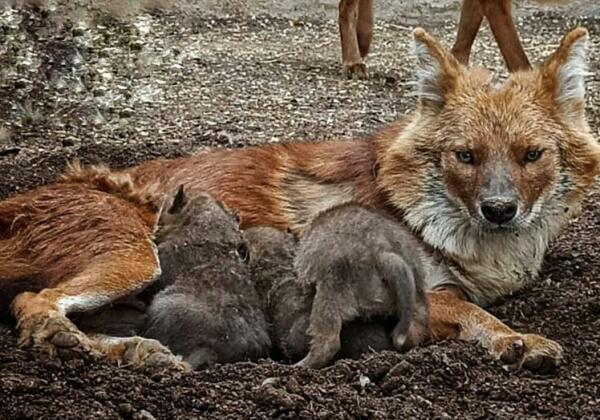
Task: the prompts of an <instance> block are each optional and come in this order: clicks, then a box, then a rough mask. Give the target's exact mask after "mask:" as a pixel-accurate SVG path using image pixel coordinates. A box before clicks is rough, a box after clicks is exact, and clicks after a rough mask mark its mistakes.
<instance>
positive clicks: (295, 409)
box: [0, 0, 600, 419]
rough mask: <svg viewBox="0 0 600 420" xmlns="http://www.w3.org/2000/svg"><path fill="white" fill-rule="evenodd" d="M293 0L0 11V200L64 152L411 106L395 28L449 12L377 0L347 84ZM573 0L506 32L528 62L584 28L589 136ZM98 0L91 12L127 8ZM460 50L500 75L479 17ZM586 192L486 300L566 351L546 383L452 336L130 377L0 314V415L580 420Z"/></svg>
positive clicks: (597, 29) (357, 129) (154, 152)
mask: <svg viewBox="0 0 600 420" xmlns="http://www.w3.org/2000/svg"><path fill="white" fill-rule="evenodd" d="M80 2H81V1H80ZM106 2H108V3H110V1H109V0H105V3H106ZM307 2H308V1H301V2H298V3H297V5H296V6H297V7H296V8H294V7H293V5H292V3H293V2H289V1H287V2H286V1H283V2H281V4H279V6H278V7H279V8H278V9H277V8H276V10H273V12H272V13H271V12H269V8H267V7H264V4H266V2H260V1H255V2H253V1H237V2H236V1H233V2H231V8H229V9H228V8H223V6H222V4H223V3H224V2H216V1H213V2H210V1H199V2H198V3H197V4H185V7H170V8H166V9H163V10H153V11H152V12H150V13H144V14H135V15H132V16H127V17H122V16H121V17H111V16H109V15H106V14H104V13H101V12H99V11H98V10H87V11H85V9H83V10H82V9H81V8H75V7H73V6H69V7H68V8H67V9H65V7H64V6H61V5H60V4H59V6H58V7H56V8H52V7H48V6H47V7H46V8H45V9H43V10H38V9H32V8H19V9H4V10H2V9H0V173H1V174H2V176H0V198H4V197H7V196H9V195H12V194H15V193H17V192H19V191H23V190H25V189H28V188H31V187H33V186H36V185H40V184H43V183H46V182H50V181H52V180H53V178H54V177H55V176H56V174H57V173H58V172H60V171H62V169H63V168H64V166H65V164H66V162H67V161H68V160H70V159H73V158H79V159H81V160H83V161H84V162H99V161H101V162H105V163H110V164H111V165H113V166H115V167H125V166H130V165H133V164H136V163H139V162H141V161H144V160H147V159H151V158H154V157H157V156H177V155H181V154H186V153H192V152H194V151H197V150H199V149H201V148H204V147H240V146H243V145H248V144H262V143H267V142H273V141H280V140H283V139H286V140H293V139H315V140H318V139H328V138H347V137H352V136H360V135H363V134H365V133H368V132H370V131H372V130H375V129H377V128H378V127H381V126H383V125H385V124H386V123H388V122H391V121H394V120H395V119H397V118H398V117H400V116H401V115H402V114H403V113H405V112H406V111H407V110H409V109H410V108H411V107H412V105H413V104H414V98H413V97H412V96H411V95H410V94H411V92H412V85H411V81H412V80H413V78H412V74H411V71H412V67H413V61H412V58H411V56H410V54H409V53H408V46H409V39H410V32H411V30H412V25H414V23H415V22H414V20H421V22H420V24H421V25H422V26H424V27H425V28H427V29H428V30H430V31H432V32H433V33H434V34H436V35H437V36H439V37H441V38H442V39H443V40H444V41H445V42H446V44H447V45H448V46H450V45H451V43H452V40H453V38H454V35H455V31H456V26H455V21H456V13H457V5H456V4H450V2H447V1H445V2H440V3H436V5H438V6H439V5H440V4H443V5H444V6H443V7H444V8H443V10H442V9H441V8H440V9H439V10H438V8H436V9H431V8H428V7H427V4H428V3H427V2H425V1H417V2H416V3H417V4H416V5H412V6H411V7H412V8H411V7H408V8H407V9H406V14H403V10H404V9H402V8H399V6H394V7H396V9H394V12H395V13H387V14H385V13H381V11H382V7H383V6H382V5H381V4H380V5H379V6H378V9H377V10H378V15H379V16H381V15H384V16H383V17H382V18H380V19H378V20H377V24H376V28H375V40H374V45H373V50H372V53H371V55H370V56H369V58H368V59H367V65H368V66H369V70H370V74H371V77H370V78H369V79H368V80H366V81H346V80H342V78H341V77H340V75H339V74H340V64H339V41H338V34H337V23H336V22H335V19H334V17H335V15H334V12H335V9H332V8H331V3H332V1H320V2H318V5H319V7H321V9H318V10H317V9H308V8H306V6H302V5H306V4H307ZM108 3H106V4H108ZM154 3H156V2H153V3H152V4H154ZM188 3H191V2H188ZM333 3H334V6H335V2H333ZM381 3H383V5H384V6H385V4H386V3H385V2H381ZM398 3H400V2H398ZM591 3H592V2H587V3H585V2H581V1H580V2H576V4H575V5H572V6H570V7H569V8H567V9H564V11H562V12H561V11H560V10H561V9H544V10H543V11H542V10H537V9H534V8H532V7H531V6H530V5H527V4H525V5H523V7H522V8H519V10H518V13H519V15H520V16H521V17H520V18H519V29H520V31H521V33H522V34H523V41H524V43H525V46H526V50H527V53H528V54H529V56H530V58H531V59H533V61H536V60H538V59H540V58H542V57H543V56H545V55H546V54H547V53H548V52H550V51H552V49H553V48H555V47H556V45H557V43H558V41H559V39H560V37H561V36H562V35H563V34H564V33H565V31H567V30H568V29H569V28H572V27H573V26H575V25H577V24H582V25H585V26H586V27H587V28H588V29H589V30H590V33H591V36H592V44H593V45H592V52H591V58H590V62H591V71H592V74H591V76H590V78H589V84H588V111H589V118H590V122H591V124H592V129H593V131H594V133H596V135H597V136H598V137H600V11H599V10H598V6H594V5H593V4H591ZM48 4H51V3H48ZM94 4H95V5H96V6H97V9H98V8H102V7H100V6H106V4H104V3H102V2H95V3H94ZM147 4H148V5H151V2H150V1H149V2H147ZM286 5H287V6H286ZM285 7H289V8H291V9H293V10H291V11H290V10H287V11H286V9H285ZM302 7H304V9H302ZM436 7H437V6H436ZM117 9H118V10H115V9H114V8H112V9H111V8H108V7H107V8H106V10H110V11H111V13H113V15H115V14H116V15H117V16H119V15H123V14H126V12H129V11H130V10H123V9H122V8H121V9H119V8H117ZM315 10H316V11H315ZM415 10H416V12H415ZM557 10H558V11H557ZM267 12H268V13H271V15H268V14H265V13H267ZM292 12H293V13H292ZM419 16H420V17H421V18H420V19H419ZM473 57H474V58H475V61H476V62H479V63H482V64H484V65H485V66H486V67H489V68H492V69H495V70H496V71H497V72H498V73H499V76H500V77H502V75H503V74H504V67H503V64H502V62H501V60H500V57H499V54H498V51H497V48H496V45H495V43H494V42H493V41H492V39H491V36H490V33H489V31H488V30H487V28H486V29H485V30H484V31H483V32H482V34H481V36H480V37H479V38H478V41H477V43H476V46H475V50H474V54H473ZM599 201H600V191H597V192H595V193H594V194H593V195H592V196H591V198H590V199H589V200H588V203H587V206H586V211H585V213H584V215H583V216H582V217H581V219H580V220H579V221H578V222H577V223H575V224H574V225H572V226H571V228H570V229H569V230H568V231H567V232H566V233H565V234H564V235H563V236H562V237H561V239H560V240H559V241H558V242H557V244H556V245H555V246H554V248H553V249H552V251H551V252H550V254H549V256H548V258H547V262H546V267H545V270H544V272H543V274H542V281H541V282H540V283H539V284H538V285H535V286H533V287H530V288H528V289H527V290H524V291H522V292H521V293H518V294H517V295H515V296H513V297H511V298H510V299H507V300H506V301H505V302H500V303H498V304H497V305H495V306H494V307H493V308H491V310H492V311H493V312H494V313H495V314H496V315H497V316H499V317H500V318H501V319H503V320H504V321H506V322H508V323H509V324H510V325H511V326H513V327H515V328H517V329H521V330H526V331H529V332H539V333H543V334H545V335H547V336H549V337H552V338H554V339H557V340H558V341H559V342H560V343H561V344H562V345H563V346H564V347H565V350H566V355H567V358H566V362H565V365H564V366H563V367H561V369H560V370H559V372H558V373H557V374H556V375H553V376H538V375H533V374H530V373H527V372H507V371H505V370H504V369H503V368H502V367H501V366H500V364H499V363H496V362H495V361H492V360H491V359H490V358H489V357H488V356H487V355H486V353H485V352H484V351H482V350H481V349H479V348H477V347H475V346H472V345H469V344H465V343H457V342H448V343H442V344H439V345H435V346H430V347H427V348H422V349H417V350H414V351H411V352H409V353H408V354H406V355H400V354H396V353H383V354H373V355H369V356H367V357H365V358H363V359H362V360H360V361H340V362H338V363H337V364H336V365H335V366H333V367H331V368H328V369H325V370H322V371H308V370H301V369H296V368H292V367H289V366H285V365H281V364H276V363H270V362H265V363H261V364H258V365H257V364H248V363H237V364H232V365H227V366H217V367H214V368H212V369H209V370H206V371H202V372H195V373H190V374H144V373H143V372H138V373H133V372H130V371H128V370H126V369H118V368H115V367H112V366H107V365H104V364H101V363H94V362H81V361H74V362H69V363H61V362H55V361H48V360H46V359H45V358H43V357H42V356H39V355H35V354H33V353H31V352H24V351H21V350H18V349H16V348H15V337H14V335H13V332H12V329H11V326H10V325H8V324H7V325H4V324H0V390H1V391H0V418H65V419H66V418H121V417H124V418H151V417H150V416H155V417H157V418H175V417H180V418H190V417H194V416H196V417H199V418H227V417H230V418H240V417H244V418H262V417H279V418H298V417H301V418H314V417H322V418H329V417H334V418H389V417H391V416H395V417H400V416H402V417H404V416H407V417H408V416H409V417H428V418H429V417H437V418H439V417H448V416H450V417H459V416H460V417H464V418H482V417H486V418H488V417H497V418H533V417H540V416H545V417H560V418H565V417H571V418H598V417H600V367H599V366H598V362H597V361H598V354H599V351H600V333H599V331H600V321H599V315H600V282H599V281H598V277H597V273H598V272H600V243H599V241H600V240H599V239H598V237H599V235H598V233H599V232H600V213H599V212H598V210H597V209H598V202H599ZM273 376H274V377H277V378H279V379H278V380H277V381H276V382H274V383H272V384H268V385H264V386H261V383H262V381H263V380H264V379H266V378H268V377H273Z"/></svg>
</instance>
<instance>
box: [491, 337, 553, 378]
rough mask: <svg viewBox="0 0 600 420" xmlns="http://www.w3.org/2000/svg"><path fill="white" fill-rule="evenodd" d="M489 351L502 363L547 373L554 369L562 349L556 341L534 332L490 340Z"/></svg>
mask: <svg viewBox="0 0 600 420" xmlns="http://www.w3.org/2000/svg"><path fill="white" fill-rule="evenodd" d="M490 350H491V352H492V354H493V355H494V356H496V357H497V358H498V359H500V360H501V361H502V362H503V363H505V364H507V365H511V366H513V367H516V368H525V369H528V370H531V371H535V372H540V373H548V372H552V371H554V370H556V368H557V367H558V365H559V364H560V362H561V360H562V354H563V350H562V347H561V346H560V344H558V343H557V342H556V341H553V340H549V339H547V338H544V337H542V336H540V335H536V334H513V335H507V336H501V337H498V338H496V339H495V340H493V341H492V346H491V349H490Z"/></svg>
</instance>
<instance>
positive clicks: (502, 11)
mask: <svg viewBox="0 0 600 420" xmlns="http://www.w3.org/2000/svg"><path fill="white" fill-rule="evenodd" d="M481 1H484V2H485V3H484V7H483V12H484V14H485V17H486V18H487V20H488V22H489V23H490V28H491V30H492V33H493V34H494V37H495V38H496V42H497V43H498V46H499V47H500V51H501V52H502V56H503V57H504V62H505V63H506V67H508V71H510V72H514V71H519V70H530V69H531V64H529V60H528V59H527V55H526V54H525V51H524V50H523V46H522V45H521V40H520V38H519V33H518V32H517V28H516V26H515V23H514V21H513V18H512V11H511V9H512V7H511V0H481Z"/></svg>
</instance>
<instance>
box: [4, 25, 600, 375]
mask: <svg viewBox="0 0 600 420" xmlns="http://www.w3.org/2000/svg"><path fill="white" fill-rule="evenodd" d="M586 39H587V32H586V31H585V30H584V29H581V28H579V29H576V30H574V31H572V32H571V33H569V34H568V35H567V36H566V37H565V38H564V39H563V42H562V43H561V46H560V47H559V48H558V49H557V51H556V53H555V54H553V55H552V56H551V57H550V58H549V59H548V60H547V61H546V63H545V64H544V65H543V66H542V67H541V68H540V69H538V70H535V71H531V72H522V73H515V74H513V75H512V76H511V77H510V79H509V80H508V81H507V82H506V83H505V84H504V85H503V86H501V87H499V88H495V87H492V86H490V85H489V84H488V83H489V77H487V76H486V74H485V72H482V71H478V70H474V71H469V70H467V69H466V68H465V67H464V66H462V65H461V64H460V63H459V62H458V61H457V60H456V59H455V58H454V57H453V56H452V55H451V54H450V53H448V52H447V51H446V50H445V49H444V48H443V47H442V46H441V45H440V44H439V43H438V42H437V41H436V40H435V39H434V38H432V37H431V36H429V35H428V34H427V33H425V31H423V30H416V31H415V41H416V43H417V46H418V48H417V53H418V58H419V76H420V82H419V88H420V90H419V95H420V96H419V105H418V108H417V110H416V111H415V112H414V113H412V114H411V115H409V116H407V117H406V118H405V119H404V120H402V121H400V122H398V123H396V124H393V125H392V126H390V127H389V128H388V129H385V130H383V131H381V132H380V133H378V134H376V135H374V136H373V137H372V138H368V139H361V140H352V141H330V142H323V143H287V144H276V145H267V146H263V147H254V148H246V149H241V150H228V151H213V152H209V153H205V154H201V155H198V156H194V157H187V158H182V159H176V160H170V161H169V160H158V161H152V162H148V163H145V164H142V165H140V166H138V167H135V168H131V169H129V170H126V171H122V172H118V173H109V172H106V171H105V172H103V170H98V169H92V170H90V171H89V172H87V173H83V172H81V170H79V171H75V172H78V173H79V174H80V175H79V176H75V175H71V176H70V177H69V176H68V177H67V178H66V179H65V180H63V181H61V182H59V183H57V184H54V185H51V186H46V187H40V188H38V189H36V190H34V191H31V192H29V193H26V194H23V195H20V196H17V197H13V198H11V199H9V200H6V201H4V202H1V203H0V222H1V223H2V225H1V226H2V231H1V232H2V233H1V241H2V242H1V244H0V246H3V247H5V249H7V250H10V253H9V254H1V256H0V258H1V260H0V262H1V263H4V264H0V267H11V266H10V265H9V264H13V266H12V267H13V268H12V269H11V270H12V271H10V272H6V269H5V272H4V273H3V277H4V278H3V281H4V284H3V285H2V287H3V289H4V288H5V287H10V288H12V290H13V291H15V292H16V291H24V290H28V289H29V290H34V291H35V290H39V288H40V287H41V286H40V284H38V287H37V289H36V288H31V285H32V283H33V284H35V281H37V279H46V278H51V279H53V280H52V283H45V284H47V285H53V286H54V287H53V288H47V289H44V290H42V291H41V292H39V293H37V294H34V293H31V292H25V293H21V294H20V295H18V296H17V297H16V298H15V300H14V301H13V303H12V308H13V313H14V314H15V316H16V317H17V320H18V322H19V326H20V329H21V341H20V342H21V343H22V344H34V345H36V346H38V347H41V348H43V349H45V350H47V351H50V352H52V351H54V350H55V348H56V347H57V346H58V347H60V346H61V345H63V347H68V344H70V343H72V342H74V341H77V342H78V343H79V344H82V343H83V345H82V347H84V349H88V350H89V349H90V348H93V347H94V342H93V341H92V342H88V339H87V338H86V337H85V336H83V335H81V333H79V332H78V331H77V330H76V329H75V328H74V326H72V325H71V324H69V323H68V322H66V318H65V314H66V313H68V312H69V311H73V310H91V309H95V308H97V307H98V306H100V305H101V304H103V303H106V302H110V301H113V300H115V299H117V298H119V297H121V296H123V295H127V294H131V293H134V292H135V291H136V290H139V289H140V288H142V287H144V286H145V285H146V284H148V283H149V282H150V281H152V279H153V274H155V273H156V272H157V269H158V267H157V261H156V258H155V256H154V253H153V251H154V250H153V247H152V244H151V243H150V239H151V237H152V233H153V230H154V224H155V221H156V218H157V216H158V212H159V210H158V209H159V208H160V206H161V201H162V200H163V197H164V196H167V195H169V194H172V193H173V192H174V191H175V190H176V188H177V187H178V186H179V185H180V184H185V185H186V189H187V191H188V193H189V194H190V195H192V196H193V195H194V194H198V193H200V192H202V191H207V192H209V193H210V194H212V195H213V196H214V197H215V198H217V199H218V200H221V201H223V202H224V203H225V205H226V206H227V207H229V208H232V209H234V210H235V211H236V212H237V213H238V214H239V216H240V218H241V225H242V226H243V227H250V226H255V225H270V226H273V227H276V228H279V229H286V228H289V229H291V230H292V231H294V232H295V233H300V234H301V233H302V232H303V230H304V229H305V228H306V226H307V224H308V223H309V222H310V220H311V218H312V217H314V215H315V214H317V213H319V212H320V211H323V210H325V209H327V208H329V207H332V206H333V205H336V204H340V203H343V202H348V201H357V202H359V203H360V204H363V205H365V206H371V207H386V208H387V209H388V210H389V211H390V212H391V213H393V214H395V215H397V216H398V217H399V218H401V220H403V221H404V222H405V223H406V224H407V225H408V226H409V227H411V228H412V229H413V230H414V231H415V232H416V233H417V234H418V235H419V236H420V238H421V240H422V241H423V243H424V245H425V246H426V247H428V248H430V251H431V252H430V260H429V261H428V264H429V265H430V266H431V267H432V268H437V269H436V270H434V272H435V273H437V274H436V276H437V277H436V276H434V277H433V278H431V279H430V280H429V282H430V284H429V287H430V289H432V290H433V291H432V294H431V296H430V302H431V308H430V309H431V321H430V329H431V330H432V331H433V332H434V336H435V337H436V338H437V339H443V338H445V337H458V338H461V339H464V340H477V341H479V342H480V343H481V344H482V345H484V346H486V347H487V348H488V349H489V350H490V352H491V353H492V354H494V355H496V356H498V357H501V358H502V359H503V360H505V361H508V362H515V363H516V364H517V365H519V366H520V365H522V366H525V367H531V368H544V367H553V366H555V365H556V363H557V362H558V361H559V360H560V358H561V352H562V350H561V348H560V346H559V345H558V344H557V343H555V342H553V341H551V340H548V339H545V338H543V337H540V336H532V335H527V334H519V333H516V332H514V331H512V330H511V329H510V328H509V327H507V326H506V325H504V324H502V323H501V322H500V321H498V320H497V319H495V318H494V317H492V316H491V315H489V314H487V313H486V312H485V311H483V310H482V309H480V308H479V307H478V306H476V305H475V304H474V303H487V302H489V301H491V300H493V299H494V298H497V297H499V296H502V295H506V294H508V293H511V292H512V291H514V290H516V289H518V288H519V287H521V286H522V284H523V282H524V281H526V280H527V279H528V278H530V277H535V275H536V274H537V272H538V270H539V268H540V266H541V261H542V256H543V254H544V252H545V250H546V248H547V246H548V242H549V241H550V240H551V239H553V238H554V237H556V235H557V234H558V232H559V231H560V227H561V226H563V225H564V224H565V223H566V222H567V221H568V220H569V218H571V217H572V216H573V215H574V214H576V213H577V210H578V207H579V205H580V203H581V201H582V199H583V195H584V194H585V193H586V192H587V191H588V190H589V189H590V188H591V186H592V185H593V183H594V180H595V178H596V176H597V174H598V171H599V167H600V148H599V146H598V144H597V142H596V141H595V139H593V137H592V136H591V134H590V129H589V126H588V125H587V122H586V119H585V114H584V98H583V92H584V90H583V81H582V80H583V77H582V74H583V67H584V64H585V53H584V51H585V40H586ZM565 64H568V65H565ZM540 147H541V148H544V149H545V151H544V154H543V155H542V157H541V158H540V159H538V160H536V161H535V162H530V163H528V164H527V165H524V164H522V157H523V153H524V152H525V151H527V150H530V149H531V148H540ZM458 149H465V150H467V151H469V152H470V153H472V154H473V155H474V156H475V160H474V162H472V163H468V164H467V163H464V162H461V161H458V160H457V150H458ZM492 157H493V158H492ZM499 164H501V165H500V166H501V167H500V169H497V167H496V166H497V165H499ZM498 171H499V172H498ZM498 174H502V177H506V178H507V179H509V180H510V184H511V185H512V184H514V186H515V192H514V194H515V195H516V196H517V198H518V202H519V205H520V206H521V207H522V209H521V210H522V212H524V213H526V214H527V215H530V216H531V218H532V220H533V221H531V220H529V221H528V220H525V221H524V222H523V223H522V225H517V226H514V227H513V228H514V229H515V231H517V232H520V233H521V234H520V235H519V236H515V235H514V234H512V233H511V232H512V231H510V230H508V231H507V230H502V229H500V228H498V229H497V230H495V231H494V230H491V231H487V230H485V229H484V227H483V225H482V224H481V220H479V219H478V216H477V212H476V209H477V206H478V205H479V204H480V203H479V202H480V195H481V194H482V193H483V192H485V190H486V189H488V187H487V185H488V184H489V182H490V181H497V178H498V177H499V175H498ZM88 179H91V181H87V180H88ZM149 186H153V187H149ZM535 206H537V207H539V209H537V210H536V211H537V213H536V211H534V210H531V209H532V208H533V207H535ZM463 210H464V211H463ZM529 213H531V214H529ZM25 220H28V221H29V222H28V223H23V221H25ZM43 222H45V223H43ZM65 238H66V239H65ZM64 249H70V250H71V251H70V252H66V251H64ZM531 249H534V250H535V252H533V255H532V252H531ZM115 250H118V251H119V252H113V251H115ZM13 261H17V263H13ZM40 261H44V264H41V263H40ZM23 267H34V269H33V270H25V269H24V268H23ZM20 270H22V271H20ZM42 270H44V271H42ZM38 272H39V273H40V274H39V275H38ZM31 273H33V276H30V274H31ZM48 273H50V274H51V275H48ZM82 273H83V274H84V275H82ZM23 277H24V279H26V280H27V282H25V281H23V282H22V283H17V282H16V281H15V280H16V279H21V278H23ZM19 281H20V280H19ZM40 281H41V280H40ZM44 281H46V280H44ZM19 285H23V287H20V286H19ZM450 286H451V288H452V290H458V291H459V292H458V293H454V292H453V291H449V290H448V287H450ZM442 288H443V289H446V290H445V291H439V290H440V289H442ZM17 289H20V290H17ZM65 296H68V297H71V298H73V299H71V300H66V301H65V300H64V298H65ZM465 298H468V299H470V300H472V301H473V302H474V303H469V302H466V301H465ZM63 332H67V333H69V334H71V336H74V337H75V338H76V340H67V339H65V338H64V337H62V336H60V334H61V333H63ZM57 336H58V337H59V338H60V339H58V338H56V337H57ZM101 342H102V343H106V341H101ZM99 348H100V351H102V352H104V353H105V354H113V353H112V352H113V351H117V350H114V349H112V350H111V349H110V348H109V349H107V348H106V347H102V346H100V347H99ZM117 354H119V353H118V351H117ZM114 357H118V356H114Z"/></svg>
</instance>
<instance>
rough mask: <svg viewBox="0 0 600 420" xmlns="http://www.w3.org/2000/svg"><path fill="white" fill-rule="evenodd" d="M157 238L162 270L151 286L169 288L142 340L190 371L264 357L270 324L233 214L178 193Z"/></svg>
mask: <svg viewBox="0 0 600 420" xmlns="http://www.w3.org/2000/svg"><path fill="white" fill-rule="evenodd" d="M156 241H157V244H158V253H159V259H160V262H161V266H162V270H163V274H162V275H161V279H160V281H159V284H158V285H157V286H156V287H157V288H158V289H162V288H163V287H166V288H165V289H164V290H162V291H160V292H158V293H157V294H156V296H154V298H153V299H152V302H151V304H150V306H149V307H148V310H147V314H146V315H147V324H146V328H145V331H144V333H143V335H144V336H146V337H150V338H155V339H157V340H159V341H160V342H161V343H163V344H164V345H166V346H168V347H169V348H170V349H171V350H172V351H173V352H174V353H175V354H179V355H181V356H183V358H184V361H186V362H187V363H189V364H190V365H191V366H192V367H193V368H201V367H206V366H208V365H211V364H213V363H227V362H236V361H241V360H256V359H258V358H261V357H266V356H268V355H269V351H270V348H271V341H270V338H269V332H268V324H267V321H266V319H265V316H264V313H263V310H262V302H261V300H260V299H259V297H258V294H257V293H256V290H255V287H254V283H253V281H252V279H251V276H250V272H249V270H248V267H247V265H246V264H245V262H244V259H246V258H247V254H248V252H247V247H246V244H245V241H244V240H243V238H242V235H241V232H240V231H239V222H238V220H237V219H236V218H235V217H234V215H233V214H231V213H229V212H228V211H227V210H226V209H225V208H223V206H222V205H221V204H220V203H218V202H217V201H215V200H214V199H213V198H212V197H210V196H209V195H206V194H205V195H200V196H198V197H194V198H193V199H191V200H189V202H188V200H187V198H186V196H185V194H184V193H183V190H182V189H180V190H179V191H178V193H177V195H176V196H175V198H174V200H173V203H172V205H171V206H170V208H169V210H167V211H165V212H163V214H162V215H161V218H160V221H159V230H158V234H157V239H156Z"/></svg>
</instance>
